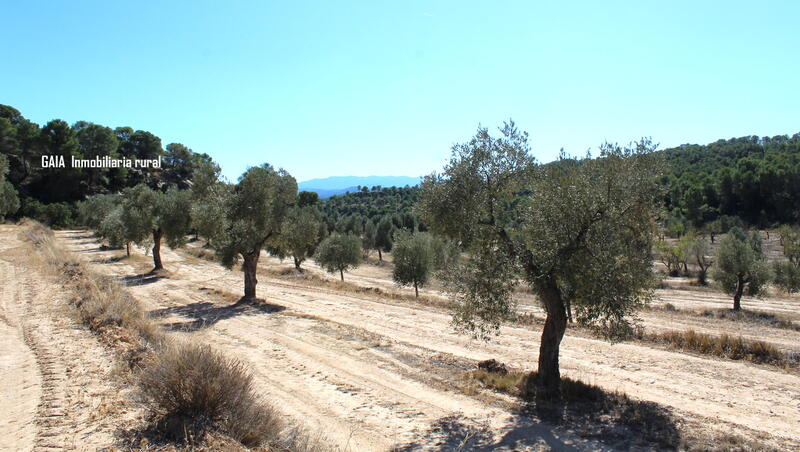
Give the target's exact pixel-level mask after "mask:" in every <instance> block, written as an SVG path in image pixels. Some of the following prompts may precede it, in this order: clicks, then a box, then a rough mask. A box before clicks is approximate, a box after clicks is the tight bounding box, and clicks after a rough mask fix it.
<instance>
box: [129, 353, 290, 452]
mask: <svg viewBox="0 0 800 452" xmlns="http://www.w3.org/2000/svg"><path fill="white" fill-rule="evenodd" d="M139 384H140V388H141V393H142V395H143V400H144V402H145V405H146V406H147V407H148V408H149V409H150V412H151V413H152V414H153V416H154V421H155V425H156V429H157V430H158V431H161V432H164V433H165V434H166V435H167V436H168V437H169V438H171V439H174V440H178V441H182V442H190V443H191V442H195V441H197V442H202V440H203V438H204V436H205V434H206V433H207V432H208V431H222V432H224V433H226V434H227V435H229V436H230V437H232V438H234V439H236V440H237V441H239V442H240V443H242V444H243V445H245V446H250V447H253V446H262V445H266V444H267V443H269V442H271V441H272V440H273V439H274V438H278V437H280V433H281V432H282V431H283V430H284V426H283V425H282V422H281V421H280V420H279V418H278V415H277V414H276V413H275V412H274V411H273V410H272V409H271V408H270V407H268V406H266V405H264V404H262V403H260V402H259V400H258V396H257V395H256V393H255V390H254V389H253V377H252V375H250V373H249V372H248V370H247V368H246V366H245V365H244V364H243V363H242V362H241V361H238V360H235V359H229V358H226V357H224V356H223V355H222V354H220V353H219V352H216V351H214V350H212V349H210V348H208V347H205V346H202V345H198V344H189V343H185V344H183V343H181V344H172V345H169V346H167V347H165V348H163V349H162V350H160V352H159V354H158V355H157V356H156V357H155V358H154V360H153V362H152V363H149V364H148V365H147V366H146V367H145V368H144V370H143V371H142V372H141V375H140V380H139Z"/></svg>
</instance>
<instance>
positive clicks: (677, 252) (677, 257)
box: [655, 240, 683, 276]
mask: <svg viewBox="0 0 800 452" xmlns="http://www.w3.org/2000/svg"><path fill="white" fill-rule="evenodd" d="M655 249H656V252H657V254H658V259H659V260H660V261H661V263H662V264H664V266H665V267H666V268H667V274H668V275H670V276H678V275H679V274H680V271H681V262H682V260H683V256H682V255H681V249H680V247H678V246H676V245H671V244H670V243H669V242H667V241H666V240H659V241H658V242H656V244H655Z"/></svg>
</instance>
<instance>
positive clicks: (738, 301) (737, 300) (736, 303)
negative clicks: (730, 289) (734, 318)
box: [733, 276, 744, 311]
mask: <svg viewBox="0 0 800 452" xmlns="http://www.w3.org/2000/svg"><path fill="white" fill-rule="evenodd" d="M742 293H744V277H743V276H737V280H736V293H735V294H733V310H734V311H741V310H742Z"/></svg>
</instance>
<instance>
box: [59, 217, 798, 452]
mask: <svg viewBox="0 0 800 452" xmlns="http://www.w3.org/2000/svg"><path fill="white" fill-rule="evenodd" d="M58 237H59V238H60V240H62V242H63V243H64V245H65V246H66V247H67V248H68V249H70V250H72V251H74V252H76V253H79V254H81V255H83V256H85V257H86V259H87V260H89V261H90V262H91V263H94V264H96V265H95V267H94V268H95V270H97V271H101V272H105V273H107V274H111V275H114V276H116V277H119V278H120V279H121V280H122V281H125V282H126V283H127V284H128V285H129V286H130V289H131V291H132V292H133V294H134V296H136V297H137V298H138V299H140V300H141V301H142V302H144V303H145V305H146V306H147V307H148V308H149V309H151V311H152V314H153V315H154V316H157V317H160V318H161V319H162V320H161V321H162V323H163V325H164V326H165V327H166V328H169V329H171V330H172V331H174V334H176V335H199V336H201V337H202V338H203V340H205V341H207V342H209V343H213V344H215V345H216V346H218V347H220V348H222V349H223V350H225V351H226V352H229V353H230V354H231V355H235V356H238V357H240V358H243V359H245V360H247V361H248V362H249V363H250V364H251V365H252V366H253V369H254V372H255V376H256V380H257V383H258V387H259V389H260V390H261V391H262V392H263V393H264V394H265V395H266V396H267V397H268V398H269V399H271V400H273V402H274V403H276V404H277V405H278V407H279V408H280V409H281V410H283V411H284V412H285V413H287V414H289V415H290V416H292V417H294V418H295V419H297V420H299V421H302V422H304V423H306V424H307V425H310V426H311V427H312V428H313V429H315V430H316V431H319V432H322V434H324V435H325V436H327V437H329V438H330V439H331V440H332V441H333V442H335V443H337V444H339V445H340V446H342V447H343V448H348V447H349V448H351V449H352V450H386V449H387V448H389V447H390V446H392V445H406V446H408V445H412V446H414V445H416V446H420V447H421V446H423V445H424V446H428V447H432V448H437V447H440V446H441V445H443V444H449V445H454V446H457V445H458V444H459V443H460V442H461V441H463V440H464V437H465V436H468V435H471V436H472V438H473V439H474V438H480V444H481V446H482V447H484V448H486V450H495V449H504V448H505V449H508V450H511V449H513V448H517V450H525V449H524V448H523V445H525V447H530V448H536V447H539V446H544V445H546V446H549V447H551V448H553V449H555V450H604V449H605V450H608V449H612V447H610V446H607V445H600V444H597V443H592V442H591V441H588V440H586V439H583V438H582V437H581V436H580V435H578V434H577V432H573V431H570V430H568V429H567V428H565V427H563V426H550V425H548V424H545V423H539V422H536V421H535V420H534V419H531V418H528V417H525V416H521V415H519V414H517V413H516V412H515V411H514V410H513V409H510V408H509V404H508V403H504V401H503V400H502V397H499V398H496V399H495V400H494V401H491V400H489V401H487V400H484V399H483V398H480V397H477V398H476V397H471V396H467V395H465V394H464V393H463V392H461V391H458V390H456V389H455V388H454V383H453V378H454V376H457V375H459V374H460V373H461V372H463V371H465V370H468V369H471V368H473V367H474V365H475V362H476V361H477V360H482V359H488V358H497V359H499V360H501V361H503V362H505V363H507V364H509V365H511V366H514V367H517V368H520V369H524V368H531V367H532V366H533V364H534V363H535V360H536V356H537V348H538V342H539V334H540V333H539V331H538V330H537V328H536V327H526V328H517V327H510V326H508V327H503V330H502V335H501V336H500V337H499V338H497V339H495V340H493V341H492V342H489V343H484V342H477V341H472V340H470V339H469V338H468V337H465V336H461V335H458V334H455V333H454V332H453V331H452V330H451V328H450V326H449V322H450V316H449V315H448V314H446V313H443V312H440V311H438V310H435V309H426V308H422V307H420V306H414V305H402V304H400V303H399V302H390V301H387V300H381V299H379V298H376V297H371V296H368V295H359V294H352V293H347V292H343V291H335V290H329V289H326V288H324V287H311V286H308V285H307V284H304V283H303V282H302V280H297V279H295V278H268V277H265V276H260V278H259V279H260V282H259V286H258V290H259V295H260V296H261V297H263V298H264V299H266V300H267V301H268V303H269V305H268V306H266V307H263V308H259V309H256V308H254V307H249V306H247V305H244V306H243V305H236V304H234V303H235V301H236V294H239V293H241V290H242V289H241V287H242V275H241V273H240V272H237V271H233V272H232V271H227V270H225V269H223V268H221V267H220V266H219V265H217V264H215V263H213V262H208V261H204V260H201V259H197V258H191V257H188V256H187V255H185V254H183V253H176V252H173V251H169V250H166V251H165V252H164V253H163V254H164V256H163V257H164V263H165V266H166V267H167V269H168V270H169V271H170V272H171V275H170V277H166V278H161V277H150V276H147V275H145V272H146V271H147V270H148V269H149V267H150V264H149V263H148V262H147V261H146V260H144V259H141V258H140V259H131V260H128V259H123V260H120V259H117V258H115V257H116V256H119V251H104V250H102V249H101V248H99V247H98V243H97V242H96V241H95V240H94V239H93V238H92V237H91V236H90V235H89V234H87V233H85V232H81V231H64V232H60V233H59V234H58ZM308 268H312V267H310V266H309V267H308ZM387 271H388V270H386V269H385V268H384V267H379V268H377V269H375V268H373V269H369V268H367V269H363V270H362V269H359V270H357V271H356V272H354V273H359V272H364V273H365V274H364V275H363V276H362V278H363V279H362V280H363V281H367V280H369V278H375V279H381V276H380V273H381V272H387ZM384 274H385V273H384ZM136 275H139V276H136ZM346 278H347V276H346ZM383 284H384V285H387V284H388V285H391V283H390V282H388V281H386V279H385V277H384V278H383ZM664 295H669V294H668V293H667V294H664ZM694 295H695V294H694V293H690V294H683V295H682V296H683V297H685V298H686V299H685V300H684V303H687V304H689V303H690V300H689V299H690V298H692V297H694ZM701 295H702V294H701ZM702 303H706V302H705V301H703V302H702ZM708 303H709V304H713V303H721V300H716V301H712V302H708ZM748 303H749V301H746V302H745V306H746V307H747V306H750V305H749V304H748ZM758 303H761V302H758ZM781 303H783V302H780V301H779V302H776V305H777V304H781ZM786 303H788V304H786V305H785V306H784V308H783V309H786V310H791V308H792V303H794V300H788V301H786ZM795 306H796V304H795ZM759 307H760V306H759ZM645 316H646V321H647V322H650V324H651V326H654V327H655V326H657V325H662V327H674V324H675V320H674V319H672V318H670V316H668V315H662V314H655V315H650V314H648V313H645ZM647 316H649V317H647ZM686 322H687V324H688V323H691V321H690V320H687V321H686ZM707 322H708V325H709V326H708V327H709V328H711V327H712V324H713V328H719V329H722V330H724V329H725V328H728V327H730V325H728V324H729V323H731V322H722V321H717V320H711V319H709V320H708V321H707ZM715 322H717V323H715ZM699 323H703V322H702V321H701V322H699ZM772 330H773V329H769V332H768V333H767V335H768V336H770V337H773V338H774V340H775V341H776V342H781V343H782V344H783V345H784V346H785V347H790V346H791V342H792V341H793V338H794V337H796V336H793V334H794V333H793V332H790V331H789V330H777V329H775V330H776V331H772ZM730 332H735V331H730ZM753 334H755V333H753ZM762 334H764V333H763V332H762ZM784 334H785V335H786V337H785V338H783V339H781V337H782V336H781V335H784ZM561 365H562V372H563V374H564V375H566V376H570V377H573V378H578V379H581V380H583V381H586V382H589V383H594V384H598V385H600V386H602V387H605V388H607V389H609V390H621V391H624V392H626V393H627V394H628V395H630V396H632V397H635V398H639V399H643V400H650V401H654V402H657V403H660V404H663V405H665V406H669V407H672V408H673V409H674V411H675V412H676V413H678V414H679V415H680V416H683V417H685V418H686V419H691V420H695V421H696V420H700V421H702V423H703V424H704V425H705V428H707V429H710V430H717V431H721V432H733V433H740V434H743V435H745V436H747V435H762V436H767V437H770V438H772V441H773V442H774V444H775V446H776V447H777V448H792V447H800V422H798V419H800V377H799V376H798V375H797V374H796V373H789V372H785V371H782V370H779V369H776V368H773V367H769V366H759V365H754V364H750V363H746V362H735V361H727V360H722V359H716V358H709V357H700V356H693V355H690V354H685V353H680V352H675V351H669V350H662V349H658V348H652V347H648V346H647V345H646V344H628V343H626V344H617V345H612V344H609V343H607V342H605V341H602V340H597V339H592V338H585V337H574V336H569V333H568V336H567V337H566V338H565V340H564V343H563V346H562V352H561ZM456 378H457V377H456ZM506 402H507V401H506ZM469 432H471V433H469ZM476 444H477V443H473V444H471V446H470V447H473V448H476V447H477V445H476ZM626 447H630V445H628V446H626Z"/></svg>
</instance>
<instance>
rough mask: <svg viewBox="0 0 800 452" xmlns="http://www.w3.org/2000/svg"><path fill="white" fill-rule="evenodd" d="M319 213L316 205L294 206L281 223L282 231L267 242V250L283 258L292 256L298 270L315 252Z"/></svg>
mask: <svg viewBox="0 0 800 452" xmlns="http://www.w3.org/2000/svg"><path fill="white" fill-rule="evenodd" d="M320 222H321V220H320V218H319V213H318V212H317V210H316V209H315V208H314V207H310V206H306V207H292V208H291V209H290V210H289V212H288V213H287V214H286V220H284V222H283V225H281V232H280V234H279V235H278V236H276V237H275V239H274V240H270V241H268V242H267V245H268V246H267V250H268V251H269V252H270V253H272V254H274V255H276V256H278V257H280V258H281V259H283V258H284V257H291V258H292V261H294V268H295V269H296V270H297V271H298V272H302V271H303V269H302V268H300V265H301V264H302V263H303V262H305V260H306V259H308V258H309V257H310V256H312V255H313V254H314V250H315V249H316V247H317V243H319V240H318V238H319V224H320Z"/></svg>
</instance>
